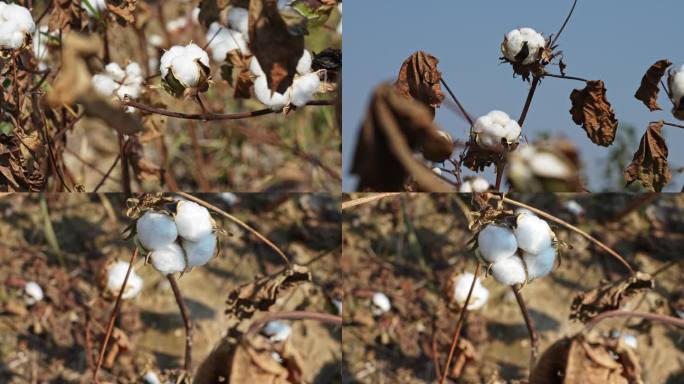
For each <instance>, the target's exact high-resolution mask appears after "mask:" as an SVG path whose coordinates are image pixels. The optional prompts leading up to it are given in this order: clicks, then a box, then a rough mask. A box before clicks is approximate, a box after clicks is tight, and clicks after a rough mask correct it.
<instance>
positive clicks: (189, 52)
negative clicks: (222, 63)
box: [159, 44, 209, 87]
mask: <svg viewBox="0 0 684 384" xmlns="http://www.w3.org/2000/svg"><path fill="white" fill-rule="evenodd" d="M198 62H199V63H201V64H203V65H204V66H205V67H207V68H208V67H209V55H208V54H207V53H206V52H205V51H204V50H203V49H202V48H200V47H199V46H198V45H196V44H188V45H186V46H180V45H175V46H173V47H171V49H169V50H168V51H166V52H164V54H163V55H162V57H161V60H160V67H159V69H160V71H161V75H162V78H164V79H165V78H166V76H167V75H168V74H169V72H171V73H172V74H173V77H174V78H175V79H176V80H178V81H179V82H180V83H181V84H182V85H183V86H185V87H197V86H199V85H200V81H201V80H202V77H203V75H204V73H203V69H202V67H201V66H200V64H199V63H198Z"/></svg>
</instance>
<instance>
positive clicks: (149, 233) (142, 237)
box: [135, 211, 178, 251]
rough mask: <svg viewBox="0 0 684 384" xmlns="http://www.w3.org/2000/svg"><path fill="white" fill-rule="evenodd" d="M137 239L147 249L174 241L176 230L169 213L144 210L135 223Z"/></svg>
mask: <svg viewBox="0 0 684 384" xmlns="http://www.w3.org/2000/svg"><path fill="white" fill-rule="evenodd" d="M135 230H136V232H137V236H138V241H139V242H140V244H141V245H142V246H143V248H145V249H146V250H148V251H153V250H156V249H160V248H163V247H166V246H168V245H169V244H171V243H173V242H174V241H176V238H177V237H178V230H177V229H176V223H174V221H173V218H171V216H169V215H165V214H163V213H158V212H151V211H148V212H145V214H143V215H142V216H141V217H140V218H139V219H138V221H137V222H136V223H135Z"/></svg>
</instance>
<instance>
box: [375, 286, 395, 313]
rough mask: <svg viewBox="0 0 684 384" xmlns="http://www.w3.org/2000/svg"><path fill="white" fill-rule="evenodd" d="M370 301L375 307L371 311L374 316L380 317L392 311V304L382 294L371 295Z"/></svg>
mask: <svg viewBox="0 0 684 384" xmlns="http://www.w3.org/2000/svg"><path fill="white" fill-rule="evenodd" d="M371 301H372V302H373V305H374V306H375V308H374V309H373V314H374V315H376V316H380V315H382V314H383V313H385V312H389V310H390V309H392V303H391V302H390V299H389V297H387V295H385V294H384V293H382V292H375V293H373V297H372V298H371Z"/></svg>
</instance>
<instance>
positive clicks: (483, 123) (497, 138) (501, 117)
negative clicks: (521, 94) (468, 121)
mask: <svg viewBox="0 0 684 384" xmlns="http://www.w3.org/2000/svg"><path fill="white" fill-rule="evenodd" d="M520 131H521V130H520V126H519V125H518V122H517V121H515V120H513V119H511V118H510V117H509V116H508V115H507V114H506V113H504V112H501V111H491V112H489V113H488V114H486V115H484V116H482V117H480V118H478V119H477V120H476V121H475V124H473V132H474V133H475V134H476V141H477V144H478V145H479V146H480V147H482V148H484V149H487V150H491V151H497V152H500V151H502V150H503V149H504V148H503V146H502V145H501V141H502V139H505V140H506V142H507V143H508V144H509V145H511V144H513V143H517V142H518V139H519V138H520Z"/></svg>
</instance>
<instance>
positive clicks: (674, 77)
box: [668, 65, 684, 120]
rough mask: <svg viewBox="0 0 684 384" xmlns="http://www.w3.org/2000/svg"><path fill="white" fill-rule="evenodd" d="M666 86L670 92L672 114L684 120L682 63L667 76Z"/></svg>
mask: <svg viewBox="0 0 684 384" xmlns="http://www.w3.org/2000/svg"><path fill="white" fill-rule="evenodd" d="M668 86H669V88H670V93H671V94H672V102H673V104H674V107H673V108H672V114H673V115H674V117H676V118H677V119H679V120H684V100H683V99H684V65H682V66H681V68H679V70H677V71H674V72H673V73H671V74H670V76H669V77H668Z"/></svg>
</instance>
